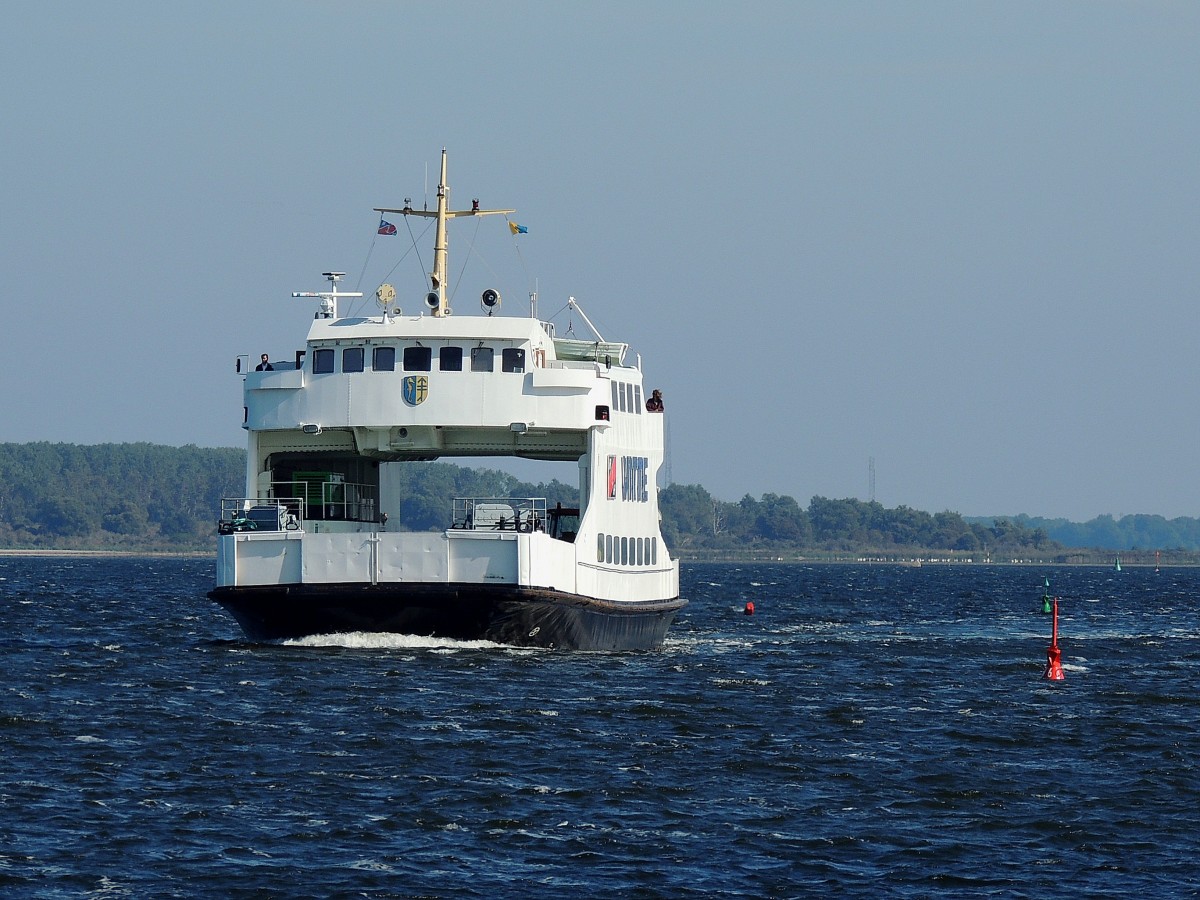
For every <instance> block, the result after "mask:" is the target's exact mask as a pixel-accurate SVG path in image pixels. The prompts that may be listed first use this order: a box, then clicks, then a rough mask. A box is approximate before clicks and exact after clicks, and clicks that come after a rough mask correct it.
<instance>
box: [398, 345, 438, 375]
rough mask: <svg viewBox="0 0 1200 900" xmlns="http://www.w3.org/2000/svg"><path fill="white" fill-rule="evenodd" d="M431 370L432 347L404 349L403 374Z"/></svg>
mask: <svg viewBox="0 0 1200 900" xmlns="http://www.w3.org/2000/svg"><path fill="white" fill-rule="evenodd" d="M431 368H433V348H432V347H405V348H404V371H405V372H428V371H429V370H430V369H431Z"/></svg>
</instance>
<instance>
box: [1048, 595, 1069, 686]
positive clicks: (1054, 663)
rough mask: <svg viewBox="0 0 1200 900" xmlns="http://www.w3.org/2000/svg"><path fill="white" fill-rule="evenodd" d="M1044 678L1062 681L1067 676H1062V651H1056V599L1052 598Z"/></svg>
mask: <svg viewBox="0 0 1200 900" xmlns="http://www.w3.org/2000/svg"><path fill="white" fill-rule="evenodd" d="M1044 677H1045V678H1048V679H1050V680H1051V681H1062V680H1064V679H1065V678H1066V677H1067V676H1066V675H1064V674H1063V667H1062V651H1061V650H1059V649H1058V598H1057V597H1055V598H1054V624H1053V626H1052V628H1051V632H1050V646H1049V647H1047V648H1046V674H1045V676H1044Z"/></svg>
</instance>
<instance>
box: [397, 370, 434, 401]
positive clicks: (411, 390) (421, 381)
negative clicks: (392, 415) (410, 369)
mask: <svg viewBox="0 0 1200 900" xmlns="http://www.w3.org/2000/svg"><path fill="white" fill-rule="evenodd" d="M401 390H402V391H403V395H404V402H405V403H407V404H409V405H411V406H417V405H418V404H421V403H424V402H425V398H426V397H428V396H429V376H428V375H405V376H404V381H403V382H402V384H401Z"/></svg>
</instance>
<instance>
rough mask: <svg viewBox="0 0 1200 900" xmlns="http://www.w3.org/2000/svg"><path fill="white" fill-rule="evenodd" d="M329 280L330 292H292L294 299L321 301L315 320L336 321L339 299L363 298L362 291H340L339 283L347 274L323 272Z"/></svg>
mask: <svg viewBox="0 0 1200 900" xmlns="http://www.w3.org/2000/svg"><path fill="white" fill-rule="evenodd" d="M321 274H322V275H324V276H325V277H326V278H328V279H329V284H330V287H332V290H329V291H292V296H293V297H317V298H319V299H320V300H321V307H320V309H318V310H317V314H316V315H315V316H313V318H314V319H336V318H337V317H338V312H337V302H338V298H339V297H361V296H362V292H361V291H354V292H347V291H339V290H338V289H337V283H338V282H339V281H341V280H342V279H343V278H345V277H346V273H345V272H322V273H321Z"/></svg>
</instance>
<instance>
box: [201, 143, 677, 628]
mask: <svg viewBox="0 0 1200 900" xmlns="http://www.w3.org/2000/svg"><path fill="white" fill-rule="evenodd" d="M376 211H377V212H379V213H380V216H381V224H380V229H381V232H384V233H386V229H390V228H391V227H392V226H390V225H389V223H387V222H386V221H383V218H382V217H384V216H392V217H394V216H396V215H402V216H417V217H430V218H434V219H435V220H436V221H435V225H436V228H435V237H434V251H433V267H432V268H433V271H432V272H431V273H430V274H429V281H428V283H427V284H425V285H424V286H423V287H422V288H421V290H420V291H419V292H414V293H415V297H414V298H413V299H415V301H416V303H417V305H418V309H419V313H418V314H416V315H414V314H413V313H411V312H409V311H407V310H405V309H404V308H403V306H398V305H397V297H396V291H395V289H394V288H393V287H392V286H391V285H388V284H384V285H382V286H380V288H379V289H378V290H377V291H376V298H375V299H376V303H375V304H371V305H369V307H368V310H367V312H368V314H359V315H354V314H352V313H350V312H348V307H349V305H350V304H349V303H348V302H347V301H350V300H352V299H355V298H361V297H362V294H361V293H350V292H343V291H339V290H338V282H339V281H340V279H341V278H342V274H341V273H338V272H327V273H325V277H326V278H327V279H328V280H329V282H330V285H329V290H327V291H322V292H313V293H308V292H298V293H293V295H292V296H293V297H309V298H313V299H314V300H315V301H316V302H317V304H318V308H317V311H316V315H315V318H314V319H313V321H312V325H311V327H310V329H309V332H308V339H307V342H306V345H305V349H303V350H299V351H297V352H296V354H295V359H294V360H288V361H287V362H278V361H268V360H266V359H265V358H264V362H263V364H262V365H263V368H262V370H253V371H251V370H250V363H249V357H242V358H239V370H240V371H241V372H242V376H241V377H242V378H243V379H244V397H245V401H244V404H245V409H244V422H243V427H244V428H245V430H246V434H247V442H246V450H247V453H246V490H245V494H244V496H242V497H236V498H230V499H226V500H224V501H222V512H221V520H220V523H219V528H218V530H219V536H218V542H217V543H218V546H217V574H216V586H215V587H214V588H213V590H212V591H211V592H210V593H209V596H210V597H211V598H212V599H213V600H215V601H216V602H217V603H219V604H220V605H221V606H223V607H224V608H225V609H226V610H228V611H229V612H230V613H231V614H232V615H233V616H234V618H236V619H237V621H238V623H239V624H240V625H241V627H242V630H243V631H244V632H245V633H246V635H247V636H248V637H249V638H251V639H252V640H276V639H284V638H295V637H304V636H309V635H317V634H328V633H339V632H396V633H402V634H412V635H422V636H434V637H445V638H452V639H457V640H479V639H482V640H489V641H495V642H498V643H503V644H511V645H519V646H536V647H553V648H564V649H581V650H632V649H646V648H653V647H657V646H659V645H660V644H661V643H662V641H663V637H664V635H665V633H666V631H667V628H668V627H669V626H670V624H671V622H672V620H673V619H674V617H675V615H676V613H677V612H678V611H679V610H680V609H681V608H682V607H683V606H684V605H685V604H686V602H687V601H686V600H682V599H680V597H679V563H678V560H675V559H672V558H671V556H670V553H669V552H668V549H667V547H666V545H665V544H664V542H663V537H662V532H661V530H660V527H659V509H658V485H657V476H658V472H659V470H660V468H661V467H662V465H663V447H664V440H663V436H664V414H663V413H662V411H661V409H662V404H661V402H658V401H657V398H655V399H653V400H651V399H650V396H651V395H650V394H649V392H648V391H647V390H646V388H645V385H644V383H643V377H642V368H641V359H640V357H639V356H636V355H635V356H634V357H633V359H632V360H631V359H630V358H629V356H630V354H629V348H628V345H627V344H624V343H618V342H612V341H606V340H604V339H603V338H602V337H601V336H600V335H599V333H595V337H596V339H595V340H580V339H578V338H574V337H572V338H569V339H568V338H564V337H556V336H555V329H554V325H553V323H551V322H545V321H540V320H539V319H538V318H537V317H536V304H535V303H534V297H535V295H531V302H530V307H531V310H530V316H529V317H516V316H500V315H496V313H497V312H498V311H499V310H498V307H499V305H500V295H499V294H498V293H497V291H496V290H494V289H492V288H490V287H489V288H488V289H486V290H484V291H482V294H481V297H480V303H481V313H480V314H478V315H473V316H459V315H455V316H451V314H450V313H451V310H450V306H449V302H448V296H447V272H448V267H447V234H446V231H447V223H448V222H449V221H450V220H451V219H455V218H459V217H479V216H489V215H502V216H504V218H505V219H506V220H507V219H508V215H509V214H511V213H513V212H514V210H501V209H480V208H479V203H478V201H474V202H473V203H472V206H471V208H470V209H465V210H452V209H450V204H449V188H448V187H447V183H446V152H445V150H443V151H442V159H441V178H440V180H439V184H438V188H437V208H436V209H432V210H431V209H420V210H418V209H413V208H412V205H411V202H410V201H406V202H405V205H404V207H403V208H402V209H393V208H380V209H377V210H376ZM509 228H511V229H513V230H514V234H515V233H516V230H517V229H518V228H519V226H517V225H516V224H515V223H513V222H511V220H509ZM359 302H361V301H359ZM406 302H409V303H411V302H412V300H408V301H406ZM570 305H572V307H573V308H574V309H576V310H578V312H579V314H580V316H581V317H582V318H583V320H584V321H585V322H587V323H588V325H589V327H590V326H591V322H590V321H589V320H588V319H587V317H586V315H585V314H584V313H583V311H582V310H581V309H579V308H578V305H577V304H575V302H574V300H573V299H572V300H571V301H570ZM376 312H377V313H378V314H376ZM593 331H594V329H593ZM241 359H245V360H246V361H247V362H246V365H245V366H244V367H243V366H241V365H240V362H241ZM268 367H269V368H268ZM648 400H649V401H650V402H649V407H650V408H649V409H648V408H647V405H648ZM481 456H509V457H520V458H524V459H532V460H550V461H575V462H577V464H578V468H579V504H578V506H577V507H571V508H566V507H563V506H562V505H561V504H558V503H555V504H553V505H551V504H549V503H548V502H547V501H546V499H545V498H540V497H460V498H456V499H454V501H453V503H452V505H451V508H449V509H447V510H446V511H445V513H446V518H445V527H444V529H443V530H441V531H436V532H433V531H429V532H416V531H407V530H404V528H403V527H402V526H401V520H402V516H401V510H402V507H403V504H404V497H403V496H402V495H401V494H402V490H401V489H400V488H399V486H398V485H399V484H400V483H401V479H399V478H397V477H396V470H395V467H398V466H406V465H412V464H414V462H416V461H420V460H432V459H438V458H440V457H481Z"/></svg>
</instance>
